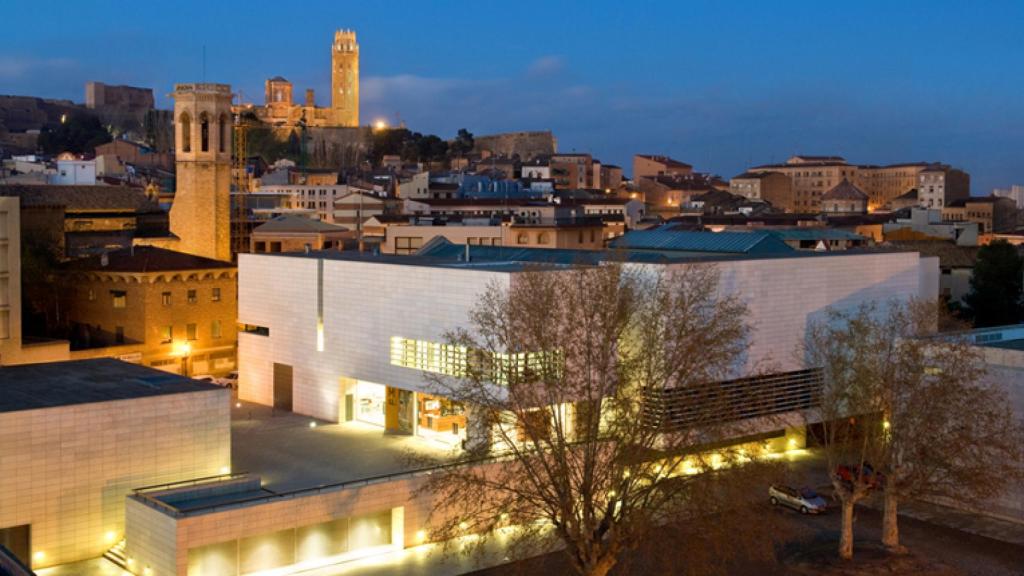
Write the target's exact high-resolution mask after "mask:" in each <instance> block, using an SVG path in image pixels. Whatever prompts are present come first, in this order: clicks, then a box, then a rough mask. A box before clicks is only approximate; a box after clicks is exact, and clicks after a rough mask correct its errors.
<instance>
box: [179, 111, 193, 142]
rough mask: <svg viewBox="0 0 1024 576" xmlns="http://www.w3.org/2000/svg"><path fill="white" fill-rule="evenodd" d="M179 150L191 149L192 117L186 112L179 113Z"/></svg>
mask: <svg viewBox="0 0 1024 576" xmlns="http://www.w3.org/2000/svg"><path fill="white" fill-rule="evenodd" d="M180 123H181V151H182V152H191V151H192V118H191V117H190V116H189V115H188V112H182V113H181V120H180Z"/></svg>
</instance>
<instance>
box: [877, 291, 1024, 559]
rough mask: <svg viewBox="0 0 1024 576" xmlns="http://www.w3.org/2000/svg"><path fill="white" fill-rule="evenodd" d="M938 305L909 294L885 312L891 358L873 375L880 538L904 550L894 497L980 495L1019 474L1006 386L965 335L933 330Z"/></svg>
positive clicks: (1021, 441) (1018, 430) (966, 498)
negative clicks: (992, 378) (881, 435)
mask: <svg viewBox="0 0 1024 576" xmlns="http://www.w3.org/2000/svg"><path fill="white" fill-rule="evenodd" d="M942 313H943V310H942V309H941V307H940V306H939V305H938V304H937V303H932V302H912V303H910V304H909V305H907V306H898V307H894V308H893V309H892V310H890V311H889V313H888V314H887V315H886V317H885V321H886V323H885V325H884V326H879V328H882V329H883V334H881V335H880V336H881V337H883V338H884V339H885V341H886V345H887V347H888V348H890V349H892V351H893V352H892V354H891V355H890V356H891V359H892V360H891V361H892V363H893V366H892V368H891V370H890V371H889V374H888V375H887V376H888V377H887V378H886V379H885V380H884V381H882V382H879V384H880V386H881V390H880V397H881V399H882V402H883V405H882V409H883V418H884V420H883V428H884V430H885V440H886V442H885V444H884V447H885V451H884V454H883V457H882V458H881V459H880V460H879V461H878V463H879V469H880V471H881V472H882V473H883V474H884V475H885V483H884V486H883V488H884V498H885V504H884V514H883V522H882V543H883V544H884V545H885V546H886V547H888V548H890V549H893V550H902V546H901V545H900V540H899V527H898V514H897V508H898V505H899V502H900V501H901V500H905V499H913V498H940V499H953V500H957V501H960V502H965V503H978V502H980V501H982V500H984V499H987V498H990V497H992V496H995V495H997V494H998V493H999V492H1000V491H1002V490H1003V489H1004V488H1006V487H1007V486H1011V485H1015V483H1016V482H1020V481H1021V480H1022V479H1024V477H1022V472H1024V468H1022V460H1021V456H1022V454H1024V452H1022V446H1024V430H1022V426H1021V422H1019V421H1015V417H1014V414H1013V409H1012V405H1011V403H1010V401H1009V398H1008V397H1007V395H1006V393H1005V391H1004V390H1002V389H1001V388H997V387H995V386H993V385H992V384H991V383H989V382H987V381H986V379H985V364H984V358H983V355H982V354H981V352H980V351H979V349H978V348H977V347H975V346H973V344H972V342H971V341H970V340H969V339H967V338H965V337H963V335H957V334H947V335H937V334H936V333H935V327H936V325H937V324H938V322H939V318H940V314H942Z"/></svg>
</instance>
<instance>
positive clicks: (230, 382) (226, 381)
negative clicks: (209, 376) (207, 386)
mask: <svg viewBox="0 0 1024 576" xmlns="http://www.w3.org/2000/svg"><path fill="white" fill-rule="evenodd" d="M213 383H214V384H217V385H219V386H223V387H225V388H231V389H232V390H234V389H237V388H238V371H237V370H234V371H232V372H229V373H228V375H227V376H224V377H222V378H214V379H213Z"/></svg>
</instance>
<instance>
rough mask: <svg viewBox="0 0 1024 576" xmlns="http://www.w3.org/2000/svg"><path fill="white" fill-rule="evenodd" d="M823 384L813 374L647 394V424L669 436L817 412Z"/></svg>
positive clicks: (796, 373) (816, 372) (818, 373)
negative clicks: (715, 425)
mask: <svg viewBox="0 0 1024 576" xmlns="http://www.w3.org/2000/svg"><path fill="white" fill-rule="evenodd" d="M822 385H823V378H822V373H821V370H819V369H816V368H812V369H807V370H797V371H794V372H783V373H780V374H770V375H766V376H751V377H747V378H739V379H736V380H727V381H724V382H718V383H715V384H712V385H708V386H700V387H696V388H681V389H671V388H666V389H660V390H649V391H647V392H645V397H646V400H647V402H645V406H644V420H645V422H647V423H648V425H651V426H657V427H659V428H661V429H664V430H666V431H672V430H679V429H683V428H687V427H692V426H701V425H704V424H707V423H709V422H735V421H739V420H746V419H749V418H759V417H764V416H776V415H781V414H786V413H790V412H795V411H800V410H809V409H812V408H815V407H817V406H818V403H819V401H820V398H821V388H822Z"/></svg>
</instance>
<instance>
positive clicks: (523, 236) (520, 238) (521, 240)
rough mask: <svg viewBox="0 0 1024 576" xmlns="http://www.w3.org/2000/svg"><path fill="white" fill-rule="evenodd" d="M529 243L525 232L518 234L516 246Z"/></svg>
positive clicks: (528, 236) (528, 237)
mask: <svg viewBox="0 0 1024 576" xmlns="http://www.w3.org/2000/svg"><path fill="white" fill-rule="evenodd" d="M529 243H530V235H529V234H527V233H526V232H520V233H519V235H518V236H516V244H529Z"/></svg>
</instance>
